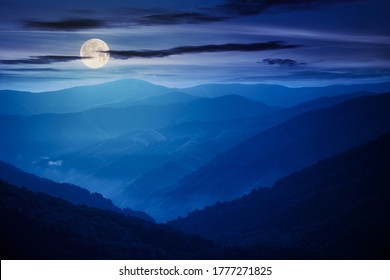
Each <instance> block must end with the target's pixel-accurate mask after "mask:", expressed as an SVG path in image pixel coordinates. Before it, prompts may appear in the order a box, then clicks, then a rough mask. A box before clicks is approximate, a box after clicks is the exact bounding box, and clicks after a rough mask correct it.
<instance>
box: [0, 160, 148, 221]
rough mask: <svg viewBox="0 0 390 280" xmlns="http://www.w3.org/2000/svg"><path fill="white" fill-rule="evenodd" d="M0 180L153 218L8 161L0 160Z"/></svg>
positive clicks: (34, 190)
mask: <svg viewBox="0 0 390 280" xmlns="http://www.w3.org/2000/svg"><path fill="white" fill-rule="evenodd" d="M0 180H3V181H5V182H8V183H10V184H12V185H16V186H19V187H25V188H27V189H28V190H30V191H33V192H41V193H45V194H48V195H50V196H53V197H57V198H62V199H64V200H66V201H68V202H70V203H73V204H76V205H86V206H89V207H94V208H98V209H105V210H111V211H115V212H118V213H123V214H125V215H128V216H134V217H138V218H142V219H145V220H147V221H151V222H153V221H154V220H153V219H152V218H151V217H150V216H149V215H147V214H146V213H144V212H141V211H133V210H131V209H120V208H118V207H117V206H115V205H114V204H113V203H112V201H111V200H110V199H107V198H104V197H103V196H102V195H101V194H100V193H90V192H89V191H88V190H86V189H83V188H81V187H79V186H76V185H72V184H65V183H63V184H60V183H56V182H53V181H50V180H47V179H44V178H39V177H37V176H35V175H33V174H28V173H26V172H24V171H22V170H20V169H18V168H16V167H14V166H12V165H10V164H8V163H5V162H2V161H0Z"/></svg>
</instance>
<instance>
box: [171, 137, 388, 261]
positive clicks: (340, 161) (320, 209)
mask: <svg viewBox="0 0 390 280" xmlns="http://www.w3.org/2000/svg"><path fill="white" fill-rule="evenodd" d="M389 166H390V134H387V135H384V136H381V137H379V138H378V139H376V140H374V141H371V142H369V143H367V144H364V145H361V146H358V147H356V148H354V149H351V150H349V151H347V152H345V153H342V154H340V155H337V156H335V157H332V158H329V159H326V160H323V161H320V162H318V163H316V164H314V165H312V166H311V167H309V168H306V169H304V170H302V171H300V172H296V173H293V174H291V175H289V176H287V177H285V178H283V179H281V180H279V181H277V182H276V183H275V185H274V186H273V187H272V188H270V189H257V190H254V191H252V192H251V193H250V194H248V195H245V196H243V197H242V198H239V199H236V200H234V201H231V202H225V203H217V204H216V205H214V206H211V207H206V208H205V209H204V210H202V211H195V212H192V213H190V214H189V215H188V216H187V217H186V218H180V219H177V220H175V221H172V222H170V223H169V224H170V225H171V226H173V227H175V228H177V229H180V230H183V231H185V232H191V233H194V234H200V235H202V236H204V237H207V238H210V239H213V240H215V241H218V242H222V243H234V244H246V245H254V244H267V245H275V246H278V247H282V248H283V247H295V248H301V249H308V250H314V251H315V252H317V253H319V254H320V255H321V256H322V258H330V259H388V258H389V257H390V255H389V252H390V250H389V249H390V247H389V246H390V245H389V244H390V220H389V216H388V213H389V211H390V189H389V188H388V186H389V185H390V175H389V172H388V167H389Z"/></svg>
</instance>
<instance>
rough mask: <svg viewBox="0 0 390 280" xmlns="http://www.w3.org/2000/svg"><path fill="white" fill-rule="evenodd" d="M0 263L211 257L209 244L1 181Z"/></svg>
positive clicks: (177, 232) (143, 222) (170, 230)
mask: <svg viewBox="0 0 390 280" xmlns="http://www.w3.org/2000/svg"><path fill="white" fill-rule="evenodd" d="M0 205H1V207H0V226H1V229H2V238H1V239H0V248H1V250H0V255H1V259H48V260H51V259H76V260H77V259H106V260H107V259H196V258H201V257H203V258H210V257H211V256H212V252H213V251H214V246H213V244H212V243H211V242H209V241H207V240H204V239H202V238H199V237H193V236H186V235H184V234H182V233H180V232H179V231H176V230H172V229H170V228H168V227H166V226H163V225H157V224H153V223H149V222H146V221H144V220H141V219H137V218H131V217H126V216H124V215H121V214H118V213H115V212H112V211H107V210H100V209H95V208H89V207H85V206H76V205H72V204H70V203H68V202H66V201H63V200H61V199H56V198H53V197H51V196H48V195H45V194H42V193H37V194H35V193H32V192H31V191H28V190H26V189H23V188H18V187H15V186H12V185H9V184H8V183H6V182H4V181H1V180H0Z"/></svg>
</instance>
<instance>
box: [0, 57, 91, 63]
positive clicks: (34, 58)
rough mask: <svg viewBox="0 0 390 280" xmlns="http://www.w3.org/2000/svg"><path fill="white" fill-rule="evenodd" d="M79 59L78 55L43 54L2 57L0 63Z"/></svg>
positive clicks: (54, 61) (52, 61)
mask: <svg viewBox="0 0 390 280" xmlns="http://www.w3.org/2000/svg"><path fill="white" fill-rule="evenodd" d="M83 58H85V57H83ZM79 59H81V57H80V56H62V55H43V56H30V57H29V58H22V59H3V60H0V64H5V65H18V64H51V63H56V62H68V61H73V60H79Z"/></svg>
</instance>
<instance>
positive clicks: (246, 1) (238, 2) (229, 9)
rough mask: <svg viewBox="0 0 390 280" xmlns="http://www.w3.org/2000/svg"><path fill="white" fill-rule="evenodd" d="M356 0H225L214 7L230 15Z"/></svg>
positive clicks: (294, 8)
mask: <svg viewBox="0 0 390 280" xmlns="http://www.w3.org/2000/svg"><path fill="white" fill-rule="evenodd" d="M357 1H359V0H227V1H226V3H224V4H222V5H218V6H216V8H217V9H219V10H220V11H222V12H224V13H227V14H230V15H236V16H237V15H238V16H240V15H242V16H248V15H256V14H260V13H262V12H264V11H268V10H273V11H277V12H284V11H295V10H308V9H315V8H319V7H322V6H325V5H329V4H332V3H338V2H357ZM360 1H362V0H360Z"/></svg>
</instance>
